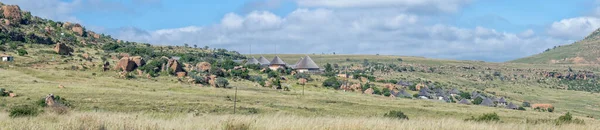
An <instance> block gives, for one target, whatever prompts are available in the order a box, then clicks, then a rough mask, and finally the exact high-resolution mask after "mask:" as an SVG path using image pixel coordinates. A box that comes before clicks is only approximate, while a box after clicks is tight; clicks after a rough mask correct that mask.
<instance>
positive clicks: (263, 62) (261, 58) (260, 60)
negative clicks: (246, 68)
mask: <svg viewBox="0 0 600 130" xmlns="http://www.w3.org/2000/svg"><path fill="white" fill-rule="evenodd" d="M258 62H260V64H261V65H268V64H271V62H270V61H269V60H267V58H265V57H263V56H260V58H258Z"/></svg>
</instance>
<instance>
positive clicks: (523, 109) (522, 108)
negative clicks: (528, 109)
mask: <svg viewBox="0 0 600 130" xmlns="http://www.w3.org/2000/svg"><path fill="white" fill-rule="evenodd" d="M517 110H521V111H525V108H524V107H519V108H518V109H517Z"/></svg>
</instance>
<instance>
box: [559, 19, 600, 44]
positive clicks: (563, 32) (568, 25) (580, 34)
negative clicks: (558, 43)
mask: <svg viewBox="0 0 600 130" xmlns="http://www.w3.org/2000/svg"><path fill="white" fill-rule="evenodd" d="M598 28H600V19H599V18H596V17H577V18H569V19H563V20H561V21H558V22H554V23H552V25H551V26H550V28H549V29H548V34H549V35H550V36H554V37H559V38H564V39H571V40H579V39H583V38H584V37H585V36H587V35H589V34H590V33H591V32H593V31H594V30H596V29H598Z"/></svg>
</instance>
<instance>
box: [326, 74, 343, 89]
mask: <svg viewBox="0 0 600 130" xmlns="http://www.w3.org/2000/svg"><path fill="white" fill-rule="evenodd" d="M341 84H342V83H340V81H338V80H337V78H335V77H331V78H329V79H327V80H325V81H323V86H324V87H328V88H334V89H339V88H340V86H341Z"/></svg>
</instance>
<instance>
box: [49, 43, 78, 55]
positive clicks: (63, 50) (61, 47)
mask: <svg viewBox="0 0 600 130" xmlns="http://www.w3.org/2000/svg"><path fill="white" fill-rule="evenodd" d="M54 52H56V53H58V54H60V55H71V53H73V48H71V47H69V46H67V45H66V44H63V43H56V45H55V46H54Z"/></svg>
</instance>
